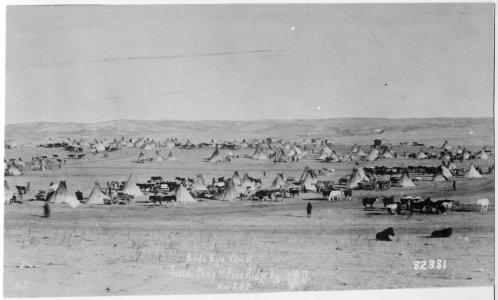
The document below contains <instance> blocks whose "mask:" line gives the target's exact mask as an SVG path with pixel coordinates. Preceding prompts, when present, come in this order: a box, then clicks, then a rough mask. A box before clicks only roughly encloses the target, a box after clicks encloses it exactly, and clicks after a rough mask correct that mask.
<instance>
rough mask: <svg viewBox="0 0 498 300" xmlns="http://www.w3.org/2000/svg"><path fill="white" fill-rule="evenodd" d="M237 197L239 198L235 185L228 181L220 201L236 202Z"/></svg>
mask: <svg viewBox="0 0 498 300" xmlns="http://www.w3.org/2000/svg"><path fill="white" fill-rule="evenodd" d="M237 196H238V192H237V189H236V188H235V186H234V185H233V182H232V180H231V179H228V181H227V182H226V184H225V189H224V190H223V192H222V193H221V195H220V197H219V200H221V201H235V199H236V198H237Z"/></svg>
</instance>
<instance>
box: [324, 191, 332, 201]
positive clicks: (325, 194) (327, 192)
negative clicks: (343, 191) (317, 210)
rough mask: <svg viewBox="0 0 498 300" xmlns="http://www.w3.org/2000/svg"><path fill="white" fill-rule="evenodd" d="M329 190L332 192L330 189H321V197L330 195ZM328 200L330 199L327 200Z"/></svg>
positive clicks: (325, 197)
mask: <svg viewBox="0 0 498 300" xmlns="http://www.w3.org/2000/svg"><path fill="white" fill-rule="evenodd" d="M330 192H332V190H323V189H322V196H323V199H327V198H328V197H329V195H330ZM329 201H330V200H329Z"/></svg>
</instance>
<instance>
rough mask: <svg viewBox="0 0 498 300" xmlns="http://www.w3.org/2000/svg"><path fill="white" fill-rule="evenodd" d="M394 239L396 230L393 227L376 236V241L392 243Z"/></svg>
mask: <svg viewBox="0 0 498 300" xmlns="http://www.w3.org/2000/svg"><path fill="white" fill-rule="evenodd" d="M393 237H394V229H393V228H392V227H389V228H387V229H386V230H384V231H381V232H379V233H377V234H376V235H375V239H376V240H378V241H392V238H393Z"/></svg>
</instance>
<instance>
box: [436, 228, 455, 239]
mask: <svg viewBox="0 0 498 300" xmlns="http://www.w3.org/2000/svg"><path fill="white" fill-rule="evenodd" d="M452 233H453V229H452V228H446V229H441V230H435V231H433V232H432V233H431V237H433V238H442V237H450V236H451V234H452Z"/></svg>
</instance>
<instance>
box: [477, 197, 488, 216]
mask: <svg viewBox="0 0 498 300" xmlns="http://www.w3.org/2000/svg"><path fill="white" fill-rule="evenodd" d="M476 203H477V205H479V207H480V208H481V213H485V212H487V211H488V206H489V200H488V199H486V198H484V199H477V201H476Z"/></svg>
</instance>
